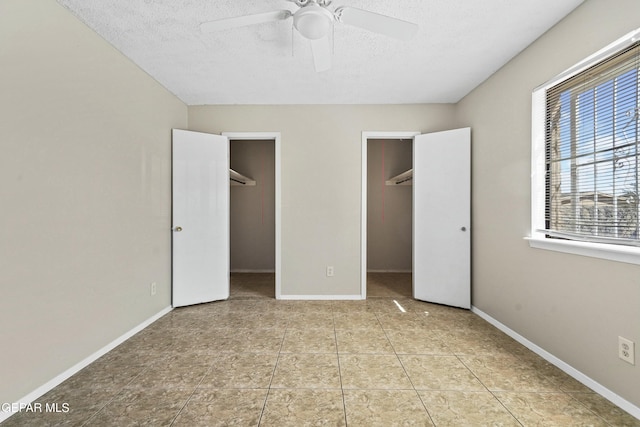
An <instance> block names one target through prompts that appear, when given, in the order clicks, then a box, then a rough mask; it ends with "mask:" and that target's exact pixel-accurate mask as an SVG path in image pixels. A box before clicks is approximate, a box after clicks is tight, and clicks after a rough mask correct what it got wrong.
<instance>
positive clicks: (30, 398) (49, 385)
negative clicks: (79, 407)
mask: <svg viewBox="0 0 640 427" xmlns="http://www.w3.org/2000/svg"><path fill="white" fill-rule="evenodd" d="M171 310H173V308H171V307H167V308H165V309H163V310H162V311H160V312H159V313H156V314H155V315H153V316H151V317H150V318H148V319H147V320H145V321H144V322H142V323H140V324H139V325H138V326H136V327H134V328H133V329H131V330H130V331H128V332H126V333H125V334H123V335H121V336H119V337H118V338H116V339H115V340H113V341H111V342H110V343H109V344H107V345H106V346H104V347H102V348H101V349H100V350H98V351H96V352H95V353H93V354H92V355H90V356H88V357H86V358H85V359H83V360H82V361H80V362H78V363H76V364H75V365H73V366H72V367H70V368H69V369H67V370H66V371H64V372H62V373H61V374H60V375H57V376H56V377H55V378H53V379H51V380H49V381H47V382H46V383H45V384H43V385H41V386H40V387H38V388H37V389H35V390H33V391H32V392H31V393H29V394H27V395H26V396H24V397H23V398H22V399H19V400H18V401H17V402H15V405H20V404H25V405H26V404H29V403H32V402H34V401H35V400H36V399H38V398H39V397H40V396H42V395H43V394H45V393H47V392H48V391H50V390H51V389H53V388H54V387H56V386H58V385H60V384H61V383H62V382H63V381H65V380H67V379H69V378H70V377H71V376H73V375H74V374H76V373H78V372H80V370H82V369H83V368H86V367H87V366H89V365H90V364H91V363H93V362H95V361H96V360H98V359H99V358H100V357H102V356H104V355H105V354H107V353H108V352H110V351H111V350H113V349H114V348H116V347H117V346H119V345H120V344H122V343H123V342H125V341H126V340H128V339H129V338H131V337H132V336H134V335H135V334H137V333H138V332H140V331H141V330H143V329H144V328H146V327H147V326H149V325H150V324H152V323H153V322H155V321H156V320H158V319H159V318H161V317H162V316H164V315H165V314H167V313H169V312H170V311H171ZM18 407H19V406H18ZM13 414H14V413H13V412H5V411H2V410H0V423H1V422H2V421H4V420H6V419H7V418H9V417H10V416H11V415H13Z"/></svg>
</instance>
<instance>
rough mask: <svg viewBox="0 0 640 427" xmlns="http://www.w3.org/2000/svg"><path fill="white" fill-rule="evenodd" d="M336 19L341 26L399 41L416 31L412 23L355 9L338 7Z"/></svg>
mask: <svg viewBox="0 0 640 427" xmlns="http://www.w3.org/2000/svg"><path fill="white" fill-rule="evenodd" d="M336 17H337V19H338V21H340V22H342V23H343V24H347V25H353V26H354V27H360V28H364V29H365V30H369V31H373V32H374V33H379V34H384V35H385V36H389V37H393V38H396V39H400V40H407V39H410V38H411V37H412V36H413V35H414V34H415V33H416V31H418V25H417V24H414V23H413V22H408V21H403V20H401V19H396V18H392V17H390V16H386V15H380V14H379V13H375V12H369V11H368V10H362V9H358V8H355V7H340V8H338V9H336Z"/></svg>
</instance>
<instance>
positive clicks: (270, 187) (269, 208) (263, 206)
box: [229, 140, 275, 273]
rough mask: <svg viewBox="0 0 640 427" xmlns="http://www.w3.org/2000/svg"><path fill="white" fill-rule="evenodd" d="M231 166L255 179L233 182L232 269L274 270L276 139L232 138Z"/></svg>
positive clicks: (233, 270)
mask: <svg viewBox="0 0 640 427" xmlns="http://www.w3.org/2000/svg"><path fill="white" fill-rule="evenodd" d="M229 145H230V165H231V169H234V170H235V171H237V172H239V173H241V174H243V175H245V176H247V177H249V178H251V179H253V180H255V181H256V185H255V186H243V185H234V186H231V196H230V197H231V201H230V211H231V224H230V233H231V238H230V242H231V243H230V251H231V272H232V273H233V272H236V273H238V272H241V273H250V272H251V273H252V272H255V273H257V272H275V143H274V141H273V140H264V141H262V140H258V141H254V140H231V141H230V144H229Z"/></svg>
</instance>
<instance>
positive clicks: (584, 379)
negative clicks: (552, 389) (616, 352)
mask: <svg viewBox="0 0 640 427" xmlns="http://www.w3.org/2000/svg"><path fill="white" fill-rule="evenodd" d="M471 311H472V312H473V313H475V314H477V315H478V316H480V317H482V318H483V319H484V320H486V321H487V322H489V323H491V324H492V325H493V326H495V327H496V328H498V329H500V330H501V331H502V332H504V333H505V334H507V335H509V336H510V337H511V338H513V339H514V340H516V341H518V342H519V343H520V344H522V345H524V346H525V347H527V348H528V349H529V350H531V351H533V352H534V353H536V354H537V355H538V356H540V357H542V358H543V359H545V360H546V361H547V362H549V363H551V364H552V365H555V366H557V367H558V368H560V369H561V370H562V371H564V372H565V373H567V374H568V375H570V376H572V377H573V378H575V379H576V380H577V381H579V382H581V383H582V384H584V385H585V386H587V387H589V388H590V389H591V390H593V391H595V392H596V393H598V394H599V395H601V396H602V397H604V398H605V399H607V400H609V401H610V402H611V403H613V404H614V405H616V406H619V407H620V408H622V409H624V410H625V411H627V412H628V413H629V414H631V415H633V416H634V417H636V418H638V419H640V408H639V407H637V406H636V405H634V404H633V403H631V402H629V401H628V400H626V399H625V398H623V397H621V396H619V395H617V394H616V393H614V392H613V391H611V390H609V389H608V388H606V387H605V386H603V385H602V384H600V383H598V382H597V381H594V380H593V379H591V378H590V377H588V376H586V375H585V374H583V373H582V372H580V371H578V370H577V369H576V368H574V367H573V366H571V365H569V364H568V363H566V362H564V361H562V360H560V359H558V358H557V357H556V356H554V355H553V354H551V353H549V352H548V351H546V350H545V349H543V348H542V347H540V346H538V345H536V344H534V343H533V342H531V341H529V340H528V339H526V338H525V337H523V336H522V335H520V334H518V333H517V332H516V331H514V330H513V329H511V328H509V327H508V326H506V325H504V324H502V323H500V322H499V321H498V320H496V319H494V318H493V317H491V316H489V315H488V314H487V313H485V312H483V311H482V310H480V309H479V308H477V307H474V306H472V307H471Z"/></svg>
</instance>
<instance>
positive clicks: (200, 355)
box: [2, 274, 640, 427]
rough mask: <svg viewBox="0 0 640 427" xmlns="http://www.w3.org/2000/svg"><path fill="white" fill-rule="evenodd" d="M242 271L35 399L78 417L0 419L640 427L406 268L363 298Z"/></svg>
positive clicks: (33, 422) (13, 421) (376, 281)
mask: <svg viewBox="0 0 640 427" xmlns="http://www.w3.org/2000/svg"><path fill="white" fill-rule="evenodd" d="M233 281H234V282H235V285H234V286H233V288H232V289H233V292H232V298H231V299H230V300H228V301H222V302H215V303H210V304H203V305H199V306H193V307H186V308H180V309H176V310H173V311H172V312H171V313H169V314H167V315H166V316H164V317H163V318H162V319H160V320H158V321H157V322H155V323H154V324H153V325H151V326H150V327H148V328H147V329H145V330H144V331H142V332H140V333H139V334H137V335H136V336H134V337H133V338H131V339H130V340H128V341H127V342H125V343H123V344H122V345H120V346H119V347H117V348H116V349H115V350H113V351H111V352H110V353H108V354H107V355H105V356H104V357H102V358H101V359H99V360H98V361H96V362H95V363H93V364H92V365H90V366H88V367H87V368H85V369H84V370H82V371H81V372H79V373H78V374H76V375H74V376H73V377H72V378H70V379H69V380H67V381H66V382H64V383H63V384H61V385H60V386H58V387H56V388H55V389H54V390H52V391H51V392H49V393H47V394H45V395H44V396H42V397H41V398H40V399H38V401H39V402H41V403H42V404H43V405H44V404H45V403H59V404H62V403H68V405H69V408H70V411H69V412H68V413H66V414H64V413H44V414H24V413H23V414H18V415H15V416H14V417H12V418H10V419H9V420H7V421H6V422H5V423H3V424H2V426H3V427H7V426H21V427H22V426H46V425H78V426H81V425H86V426H129V425H131V426H137V425H148V426H168V425H172V426H197V425H202V426H257V425H260V426H278V427H282V426H296V427H298V426H305V425H309V426H325V425H326V426H347V425H348V426H366V427H370V426H385V427H386V426H394V425H397V426H409V425H414V426H432V425H436V426H456V427H458V426H484V425H487V426H490V425H496V426H497V425H500V426H520V425H523V426H539V425H544V426H606V425H610V426H640V421H639V420H636V419H635V418H633V417H631V416H630V415H628V414H627V413H625V412H624V411H622V410H621V409H619V408H617V407H616V406H614V405H612V404H610V403H609V402H608V401H606V400H605V399H604V398H602V397H600V396H599V395H597V394H595V393H593V392H591V391H590V390H589V389H587V388H586V387H584V386H583V385H581V384H579V383H578V382H576V381H575V380H573V379H572V378H570V377H569V376H567V375H566V374H564V373H563V372H561V371H560V370H558V369H557V368H555V367H554V366H552V365H550V364H548V363H546V362H545V361H544V360H542V359H541V358H539V357H538V356H536V355H535V354H533V353H532V352H530V351H528V350H527V349H526V348H524V347H523V346H521V345H520V344H518V343H516V342H515V341H513V340H512V339H510V338H508V337H507V336H506V335H504V334H502V333H501V332H500V331H498V330H497V329H495V328H494V327H492V326H491V325H489V324H488V323H487V322H485V321H484V320H482V319H480V318H479V317H478V316H476V315H474V314H473V313H471V312H469V311H466V310H460V309H455V308H449V307H444V306H439V305H434V304H428V303H423V302H418V301H414V300H412V299H411V298H409V296H410V277H409V276H408V275H402V274H396V275H379V274H378V275H376V274H372V275H370V277H369V285H368V293H369V296H370V298H369V299H368V300H366V301H276V300H274V299H272V298H273V293H274V291H273V288H274V287H273V276H272V275H264V274H263V275H234V278H233ZM407 284H409V285H407ZM408 286H409V287H408Z"/></svg>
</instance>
